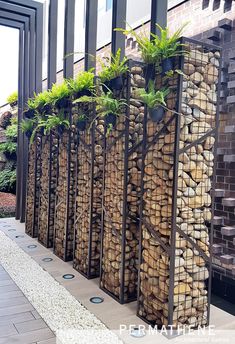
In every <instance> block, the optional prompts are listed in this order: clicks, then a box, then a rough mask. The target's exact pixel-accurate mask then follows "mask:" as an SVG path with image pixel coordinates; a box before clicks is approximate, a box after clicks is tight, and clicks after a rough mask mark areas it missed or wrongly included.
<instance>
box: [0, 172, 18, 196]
mask: <svg viewBox="0 0 235 344" xmlns="http://www.w3.org/2000/svg"><path fill="white" fill-rule="evenodd" d="M15 189H16V170H10V169H4V170H3V171H0V191H1V192H13V193H15Z"/></svg>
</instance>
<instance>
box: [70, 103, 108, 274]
mask: <svg viewBox="0 0 235 344" xmlns="http://www.w3.org/2000/svg"><path fill="white" fill-rule="evenodd" d="M77 111H78V113H83V114H85V116H87V120H86V121H85V123H84V124H82V123H80V124H79V122H78V125H80V128H78V141H79V143H78V148H77V173H76V204H75V226H74V230H75V232H74V260H73V267H74V268H75V269H76V270H78V271H79V272H81V273H82V274H83V275H85V276H86V277H87V278H94V277H97V276H99V271H100V242H101V239H100V236H101V214H102V202H101V194H102V177H103V160H104V158H103V141H104V125H103V122H104V121H103V120H102V119H98V118H97V119H95V116H96V112H95V108H94V105H88V104H80V105H79V106H78V108H77Z"/></svg>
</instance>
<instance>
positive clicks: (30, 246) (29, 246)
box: [27, 244, 37, 248]
mask: <svg viewBox="0 0 235 344" xmlns="http://www.w3.org/2000/svg"><path fill="white" fill-rule="evenodd" d="M36 247H37V245H34V244H32V245H28V246H27V248H36Z"/></svg>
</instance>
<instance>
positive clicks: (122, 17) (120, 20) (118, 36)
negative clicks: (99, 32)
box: [111, 0, 127, 57]
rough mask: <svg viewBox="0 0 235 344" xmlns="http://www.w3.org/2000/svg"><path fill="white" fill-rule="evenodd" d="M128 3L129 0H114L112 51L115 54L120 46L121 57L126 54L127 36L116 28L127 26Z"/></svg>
mask: <svg viewBox="0 0 235 344" xmlns="http://www.w3.org/2000/svg"><path fill="white" fill-rule="evenodd" d="M126 4H127V0H113V12H112V13H113V14H112V38H111V52H112V54H114V55H115V54H116V52H117V50H118V49H119V48H120V49H121V57H124V55H125V36H124V35H123V34H122V33H121V32H118V31H115V29H116V28H123V29H125V28H126Z"/></svg>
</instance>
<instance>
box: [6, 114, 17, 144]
mask: <svg viewBox="0 0 235 344" xmlns="http://www.w3.org/2000/svg"><path fill="white" fill-rule="evenodd" d="M17 132H18V125H17V118H16V117H12V118H11V124H10V125H9V126H8V127H7V128H6V131H5V134H6V137H7V138H8V140H12V141H16V140H17Z"/></svg>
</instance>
